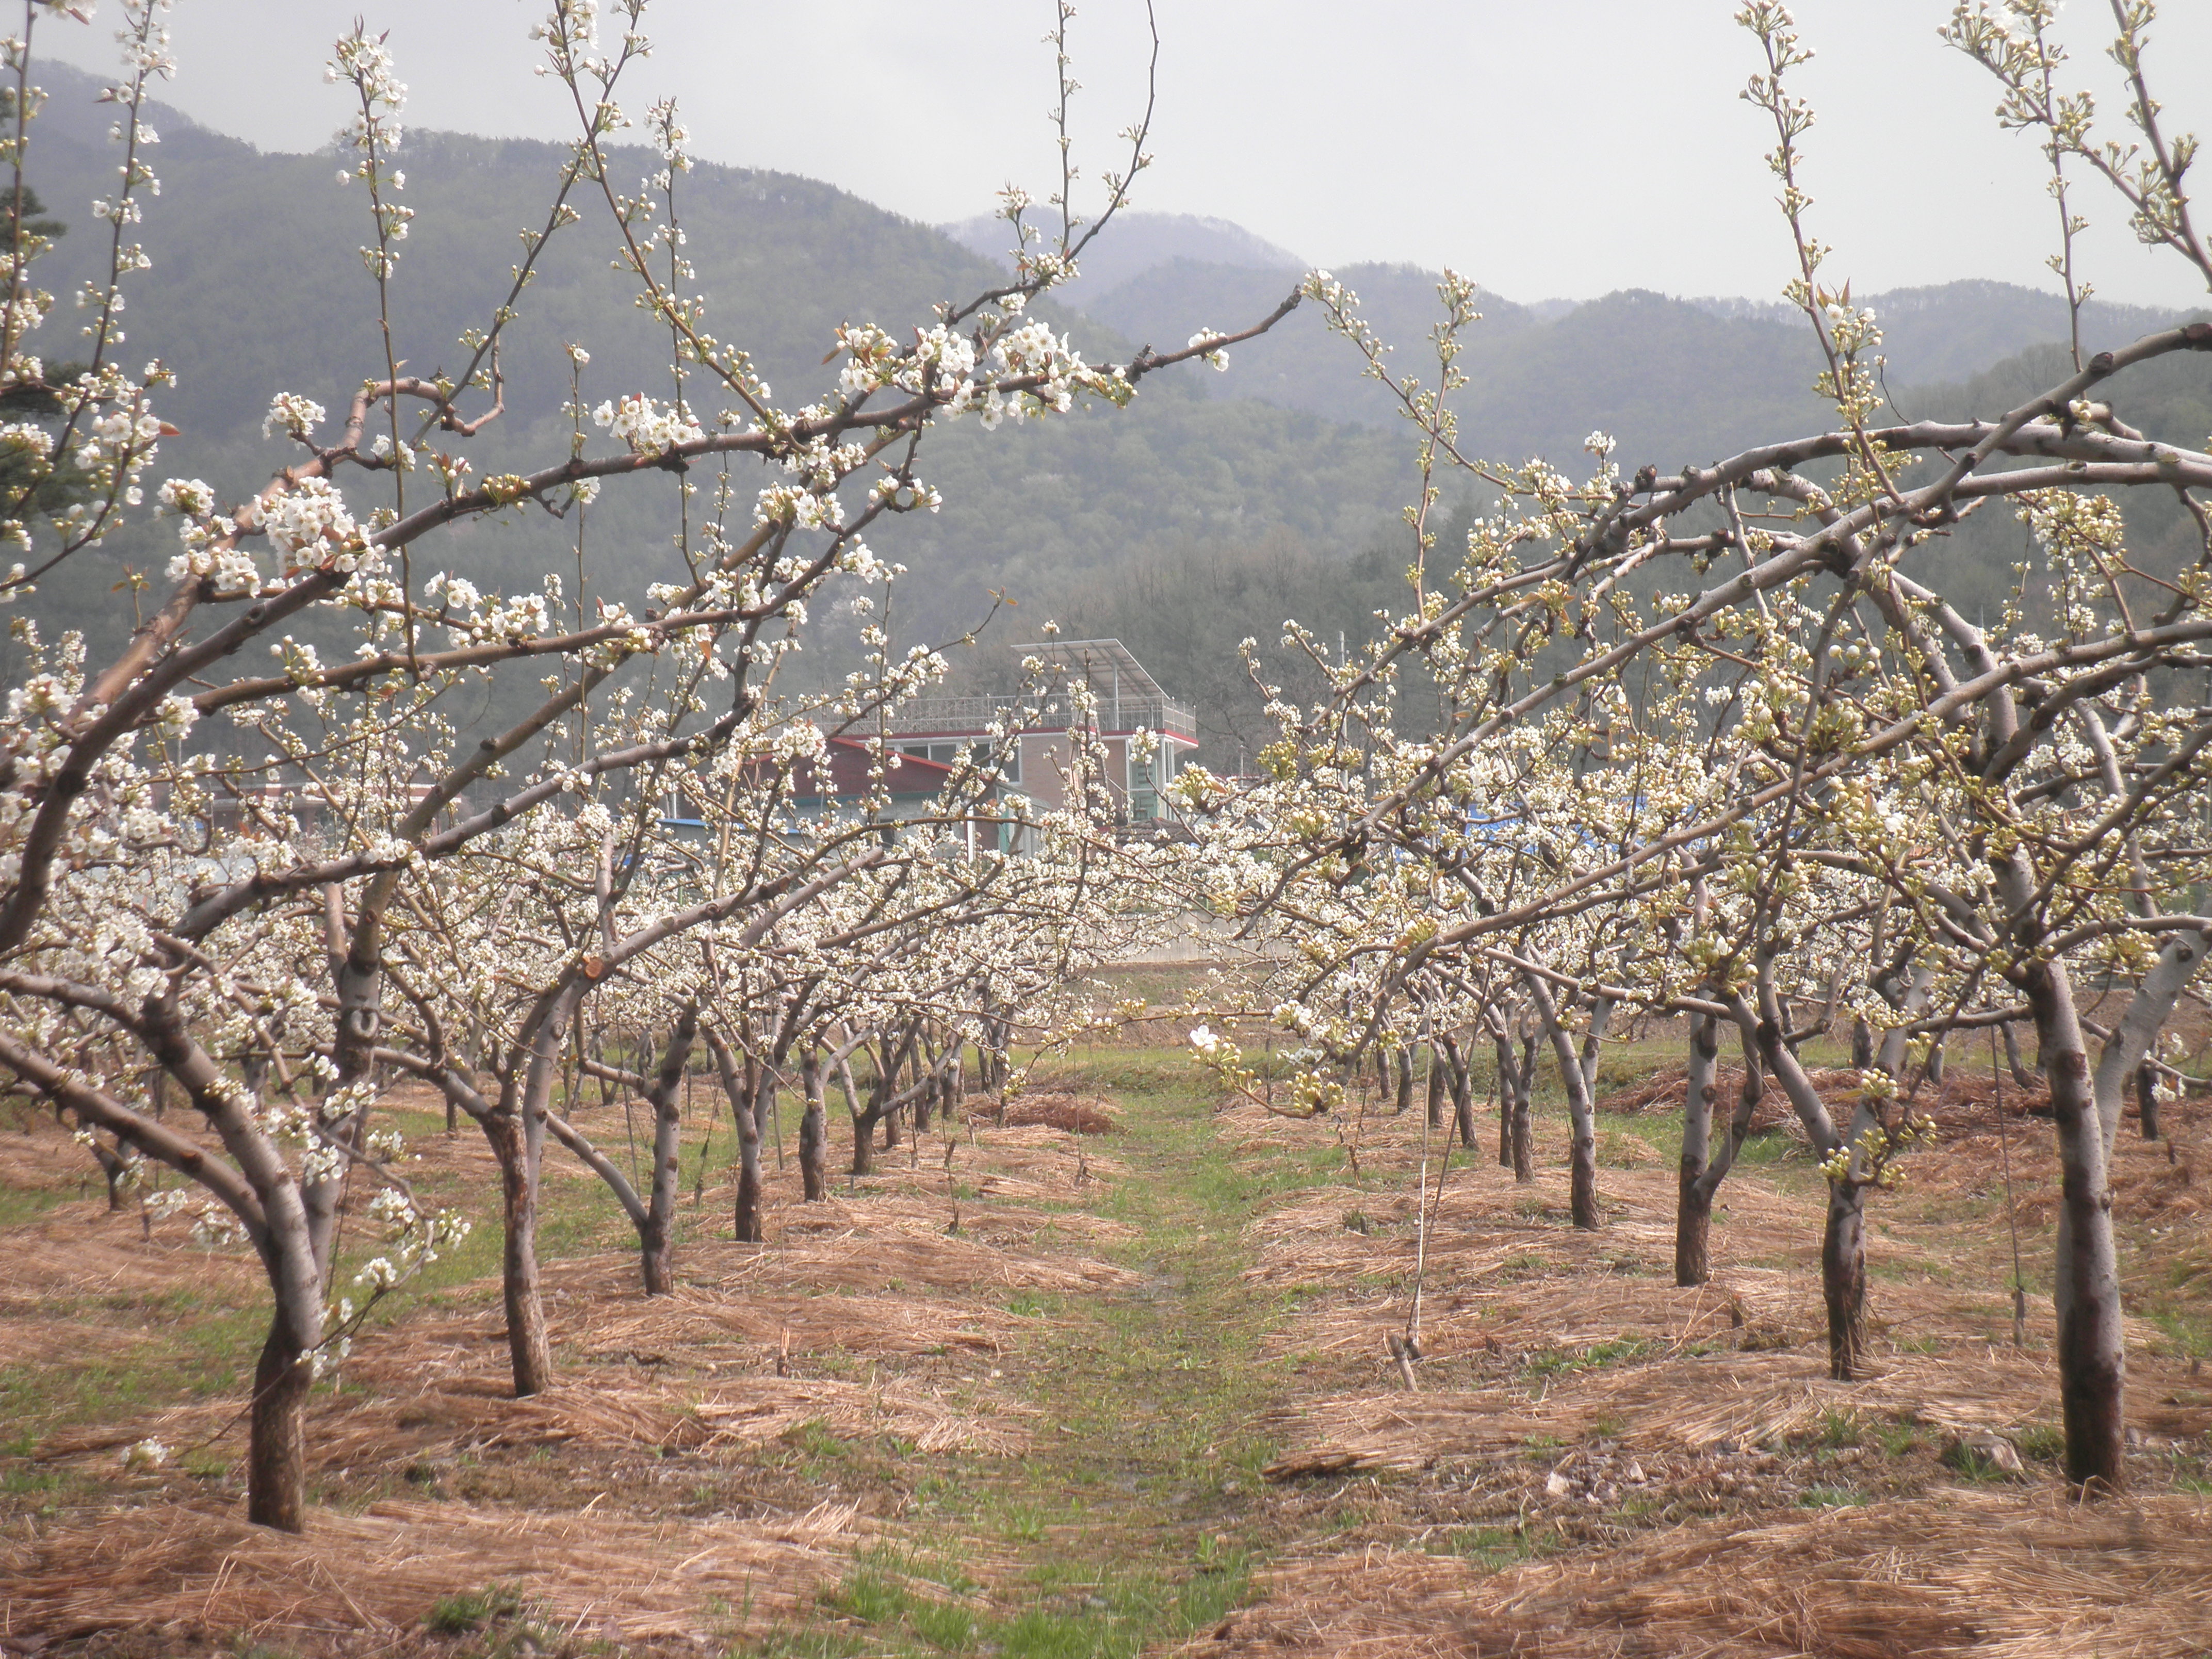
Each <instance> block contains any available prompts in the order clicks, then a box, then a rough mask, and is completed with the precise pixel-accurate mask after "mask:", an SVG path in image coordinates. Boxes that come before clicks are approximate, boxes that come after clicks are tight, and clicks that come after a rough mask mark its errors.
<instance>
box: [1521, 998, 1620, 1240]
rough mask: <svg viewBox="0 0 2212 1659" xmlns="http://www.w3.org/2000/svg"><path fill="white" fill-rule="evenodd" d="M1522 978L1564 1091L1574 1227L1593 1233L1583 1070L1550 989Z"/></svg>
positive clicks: (1591, 1145)
mask: <svg viewBox="0 0 2212 1659" xmlns="http://www.w3.org/2000/svg"><path fill="white" fill-rule="evenodd" d="M1522 981H1523V982H1524V983H1525V984H1526V985H1527V986H1528V996H1529V1000H1531V1001H1533V1002H1534V1003H1535V1005H1536V1013H1537V1017H1538V1018H1541V1020H1542V1021H1543V1023H1544V1033H1545V1035H1546V1036H1548V1037H1549V1038H1550V1039H1551V1042H1552V1054H1553V1059H1554V1060H1557V1061H1558V1063H1559V1083H1560V1086H1561V1087H1563V1088H1564V1089H1565V1090H1566V1091H1567V1116H1568V1118H1569V1120H1570V1121H1571V1122H1572V1123H1573V1125H1574V1148H1573V1152H1572V1153H1571V1170H1570V1181H1571V1191H1572V1194H1573V1199H1572V1207H1573V1210H1574V1218H1575V1225H1576V1226H1577V1227H1580V1228H1581V1229H1583V1231H1585V1232H1595V1231H1597V1230H1598V1229H1599V1228H1601V1227H1602V1226H1603V1225H1605V1218H1604V1217H1603V1216H1602V1215H1601V1213H1600V1212H1599V1210H1598V1204H1597V1115H1596V1112H1595V1110H1594V1109H1592V1107H1591V1105H1590V1094H1589V1088H1588V1087H1587V1086H1586V1085H1584V1083H1583V1068H1582V1066H1581V1063H1580V1062H1579V1061H1578V1060H1577V1058H1576V1056H1575V1046H1574V1042H1573V1040H1572V1039H1571V1038H1570V1037H1569V1036H1568V1035H1567V1030H1566V1027H1565V1025H1564V1024H1561V1023H1560V1020H1559V1006H1558V1004H1557V1003H1556V1002H1555V1001H1554V1000H1553V996H1552V989H1551V987H1549V986H1548V985H1547V984H1545V983H1544V981H1543V980H1542V979H1541V978H1540V977H1539V976H1537V975H1534V974H1524V975H1522Z"/></svg>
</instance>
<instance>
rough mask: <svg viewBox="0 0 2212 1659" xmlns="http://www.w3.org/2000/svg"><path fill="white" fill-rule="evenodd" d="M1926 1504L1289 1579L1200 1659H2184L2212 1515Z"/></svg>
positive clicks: (1378, 1564)
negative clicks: (1262, 1658)
mask: <svg viewBox="0 0 2212 1659" xmlns="http://www.w3.org/2000/svg"><path fill="white" fill-rule="evenodd" d="M1931 1497H1932V1498H1934V1500H1935V1501H1931V1502H1918V1503H1909V1504H1907V1503H1897V1504H1874V1505H1870V1506H1867V1507H1863V1508H1854V1509H1848V1510H1826V1511H1823V1512H1817V1513H1807V1512H1804V1511H1800V1512H1799V1513H1797V1514H1796V1515H1790V1516H1781V1517H1772V1516H1767V1517H1760V1518H1759V1519H1756V1520H1753V1521H1744V1520H1721V1521H1714V1522H1706V1523H1704V1524H1701V1525H1697V1526H1688V1527H1682V1528H1675V1529H1673V1530H1670V1531H1668V1532H1664V1533H1661V1534H1656V1535H1647V1536H1644V1537H1642V1538H1638V1539H1636V1540H1634V1541H1630V1542H1628V1543H1626V1544H1623V1545H1621V1546H1620V1547H1614V1548H1611V1549H1607V1550H1601V1551H1589V1550H1583V1551H1578V1552H1577V1553H1574V1554H1572V1555H1571V1556H1569V1555H1562V1556H1560V1557H1559V1558H1557V1559H1540V1560H1534V1561H1529V1562H1526V1563H1524V1564H1522V1565H1518V1566H1513V1567H1509V1568H1507V1569H1506V1570H1504V1571H1498V1572H1494V1573H1493V1572H1490V1571H1486V1570H1485V1567H1484V1565H1481V1564H1480V1563H1478V1562H1474V1561H1468V1560H1464V1559H1458V1558H1456V1557H1455V1556H1452V1555H1449V1554H1442V1553H1436V1554H1431V1553H1419V1552H1415V1551H1410V1550H1388V1551H1370V1552H1368V1553H1363V1554H1354V1555H1342V1556H1336V1557H1333V1558H1330V1559H1321V1560H1307V1561H1299V1562H1294V1563H1291V1564H1290V1565H1285V1566H1284V1567H1281V1568H1279V1569H1277V1570H1275V1571H1272V1572H1270V1573H1269V1574H1268V1575H1267V1577H1266V1580H1265V1587H1264V1591H1263V1594H1262V1595H1261V1599H1260V1600H1259V1601H1258V1602H1257V1604H1256V1605H1255V1606H1253V1607H1249V1608H1247V1609H1245V1610H1243V1611H1241V1612H1238V1613H1233V1614H1231V1616H1230V1617H1229V1618H1228V1619H1227V1620H1224V1621H1223V1623H1222V1624H1221V1625H1220V1626H1218V1628H1216V1629H1215V1631H1214V1632H1212V1635H1211V1636H1210V1637H1209V1638H1206V1639H1204V1640H1201V1641H1199V1642H1196V1643H1193V1644H1189V1645H1188V1646H1187V1647H1185V1648H1184V1649H1182V1652H1183V1653H1185V1654H1187V1655H1190V1656H1194V1659H1231V1656H1238V1655H1246V1654H1261V1653H1265V1654H1268V1655H1295V1654H1329V1655H1334V1656H1340V1659H1364V1656H1374V1659H1383V1656H1389V1659H1408V1656H1422V1655H1436V1656H1445V1655H1449V1656H1452V1659H1502V1656H1507V1655H1511V1656H1514V1659H1618V1656H1626V1655H1684V1656H1689V1655H1695V1656H1699V1659H1797V1656H1806V1659H1815V1656H1817V1659H1941V1656H1962V1659H1963V1656H1968V1655H1971V1656H1973V1659H2063V1656H2076V1655H2078V1656H2082V1659H2087V1656H2091V1655H2099V1656H2105V1659H2118V1656H2120V1655H2127V1656H2131V1659H2168V1656H2170V1659H2193V1656H2196V1655H2199V1654H2202V1653H2203V1651H2204V1650H2205V1643H2206V1640H2207V1633H2208V1632H2212V1574H2208V1573H2207V1572H2206V1571H2204V1569H2205V1565H2206V1563H2207V1562H2208V1561H2212V1502H2208V1501H2207V1500H2206V1499H2204V1498H2201V1497H2162V1498H2147V1499H2143V1500H2141V1501H2139V1502H2135V1503H2130V1504H2112V1505H2106V1506H2100V1507H2097V1508H2091V1509H2082V1508H2079V1507H2076V1506H2075V1505H2072V1504H2069V1503H2067V1502H2066V1501H2064V1500H2063V1499H2059V1498H2053V1497H2051V1496H2046V1495H2043V1494H2016V1493H2012V1492H1989V1491H1986V1490H1980V1489H1972V1488H1958V1487H1954V1488H1949V1489H1947V1490H1945V1491H1943V1492H1940V1493H1937V1494H1932V1495H1931Z"/></svg>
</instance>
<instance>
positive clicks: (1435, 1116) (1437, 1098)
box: [1429, 1042, 1450, 1129]
mask: <svg viewBox="0 0 2212 1659" xmlns="http://www.w3.org/2000/svg"><path fill="white" fill-rule="evenodd" d="M1449 1076H1450V1069H1449V1067H1448V1066H1446V1065H1445V1064H1444V1056H1443V1048H1442V1047H1441V1046H1440V1045H1438V1044H1437V1043H1434V1042H1431V1044H1430V1045H1429V1127H1431V1129H1441V1128H1443V1127H1444V1088H1445V1084H1446V1081H1447V1080H1448V1079H1449Z"/></svg>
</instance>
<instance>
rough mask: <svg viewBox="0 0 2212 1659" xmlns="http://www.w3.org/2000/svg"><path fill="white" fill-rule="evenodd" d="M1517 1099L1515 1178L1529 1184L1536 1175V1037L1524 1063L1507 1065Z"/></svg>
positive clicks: (1514, 1135)
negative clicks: (1532, 1099) (1531, 1107)
mask: <svg viewBox="0 0 2212 1659" xmlns="http://www.w3.org/2000/svg"><path fill="white" fill-rule="evenodd" d="M1506 1077H1507V1082H1508V1085H1509V1087H1510V1094H1511V1096H1512V1100H1513V1179H1514V1180H1515V1181H1516V1182H1520V1183H1522V1185H1524V1186H1525V1185H1527V1184H1528V1182H1533V1181H1534V1180H1535V1178H1536V1125H1535V1121H1534V1119H1533V1118H1531V1117H1530V1116H1529V1115H1528V1094H1529V1091H1530V1090H1531V1089H1533V1088H1534V1086H1535V1082H1536V1053H1535V1045H1534V1042H1533V1041H1532V1042H1530V1043H1529V1044H1528V1048H1527V1051H1526V1052H1525V1053H1524V1054H1522V1057H1521V1064H1520V1065H1519V1066H1517V1067H1515V1066H1508V1067H1507V1068H1506Z"/></svg>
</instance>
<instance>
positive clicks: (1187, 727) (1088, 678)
mask: <svg viewBox="0 0 2212 1659" xmlns="http://www.w3.org/2000/svg"><path fill="white" fill-rule="evenodd" d="M1015 649H1017V650H1018V651H1019V652H1021V653H1023V655H1024V656H1025V657H1036V658H1038V659H1042V661H1044V662H1046V663H1048V664H1050V665H1052V666H1053V667H1054V668H1055V669H1056V670H1058V671H1059V672H1058V673H1057V674H1056V675H1055V676H1054V678H1055V679H1056V680H1058V681H1059V682H1060V685H1070V684H1076V683H1081V684H1085V685H1086V686H1088V687H1089V688H1090V690H1091V696H1093V697H1095V698H1096V699H1097V716H1096V719H1097V729H1098V731H1099V732H1101V733H1102V734H1109V735H1115V736H1125V735H1127V734H1128V733H1130V732H1136V731H1139V730H1140V729H1141V730H1143V731H1147V732H1159V733H1160V734H1161V735H1162V736H1163V737H1167V738H1181V739H1182V743H1183V744H1184V745H1186V746H1188V747H1190V748H1196V747H1197V745H1198V712H1197V710H1195V709H1194V708H1192V707H1191V706H1190V705H1189V704H1188V703H1182V702H1176V700H1175V699H1174V698H1173V697H1171V696H1169V695H1168V694H1167V693H1166V692H1165V691H1164V690H1162V689H1161V688H1160V683H1159V682H1158V680H1156V679H1154V678H1152V675H1151V674H1150V673H1149V672H1148V671H1146V668H1145V665H1143V664H1142V663H1140V662H1139V661H1138V660H1137V659H1136V658H1135V656H1134V655H1133V654H1132V653H1131V652H1130V650H1129V647H1127V646H1126V645H1124V644H1122V643H1121V641H1119V640H1047V641H1042V642H1041V643H1039V644H1036V645H1024V646H1017V647H1015ZM1021 708H1033V709H1035V710H1036V715H1035V717H1034V718H1031V719H1029V720H1024V721H1023V722H1022V730H1024V732H1065V731H1066V730H1067V729H1068V727H1069V726H1072V725H1073V724H1075V723H1076V708H1075V700H1074V699H1073V697H1071V696H1069V695H1068V694H1067V692H1066V690H1061V689H1059V687H1058V686H1054V687H1051V688H1048V690H1045V691H1044V692H1043V693H1042V695H1028V696H1025V695H1024V694H1022V693H1019V692H1012V691H1009V692H1001V693H990V692H985V693H971V694H966V695H959V696H936V697H916V698H915V699H914V700H913V701H912V702H909V703H908V704H906V705H905V706H904V707H903V708H901V709H900V710H899V712H898V714H897V716H896V718H895V719H894V720H892V722H891V730H892V731H893V732H896V733H898V734H900V735H901V736H906V735H908V734H914V735H922V734H927V735H931V736H939V735H941V736H945V737H961V736H970V735H980V734H981V733H982V732H984V731H985V730H986V729H987V727H988V726H990V725H991V724H992V723H993V722H994V721H995V720H999V719H1000V717H1001V716H1002V715H1011V714H1012V713H1013V711H1015V710H1017V709H1021Z"/></svg>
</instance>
